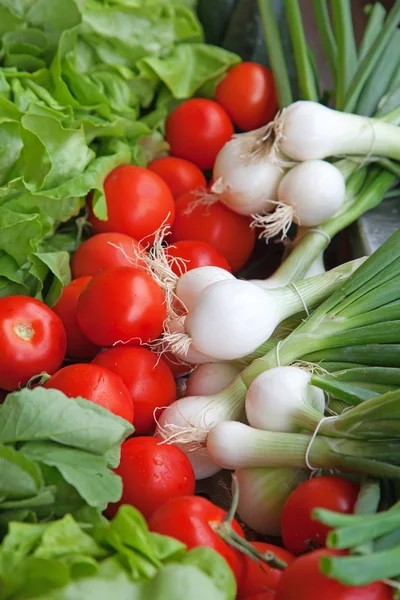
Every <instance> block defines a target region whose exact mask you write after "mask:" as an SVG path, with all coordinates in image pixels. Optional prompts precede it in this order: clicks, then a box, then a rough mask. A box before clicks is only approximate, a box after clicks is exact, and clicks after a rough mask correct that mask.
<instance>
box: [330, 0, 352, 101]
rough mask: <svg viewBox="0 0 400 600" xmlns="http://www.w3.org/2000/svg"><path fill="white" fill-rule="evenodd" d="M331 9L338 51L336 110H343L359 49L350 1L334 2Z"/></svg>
mask: <svg viewBox="0 0 400 600" xmlns="http://www.w3.org/2000/svg"><path fill="white" fill-rule="evenodd" d="M331 7H332V16H333V30H334V33H335V38H336V43H337V50H338V66H337V76H336V101H335V108H336V109H337V110H343V109H344V99H345V95H346V92H347V89H348V86H349V83H350V81H351V79H352V78H353V75H354V72H355V70H356V67H357V62H358V59H357V48H356V42H355V39H354V31H353V20H352V15H351V2H350V0H333V1H332V2H331Z"/></svg>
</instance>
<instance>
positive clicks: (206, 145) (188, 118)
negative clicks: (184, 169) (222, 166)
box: [165, 98, 234, 169]
mask: <svg viewBox="0 0 400 600" xmlns="http://www.w3.org/2000/svg"><path fill="white" fill-rule="evenodd" d="M233 133H234V130H233V125H232V122H231V120H230V118H229V116H228V115H227V113H226V112H225V111H224V109H223V108H221V106H219V104H217V103H216V102H214V101H213V100H205V99H203V98H192V99H191V100H186V101H185V102H182V104H180V105H179V106H177V108H175V110H173V111H172V113H171V114H170V115H169V117H168V118H167V121H166V124H165V139H166V140H167V142H168V144H169V145H170V149H171V150H170V151H171V154H172V156H178V157H180V158H185V159H186V160H189V161H191V162H193V163H194V164H195V165H197V166H198V167H199V168H200V169H212V168H213V165H214V161H215V159H216V157H217V154H218V152H219V151H220V150H221V148H222V146H224V144H226V142H228V141H229V140H230V139H231V137H232V135H233Z"/></svg>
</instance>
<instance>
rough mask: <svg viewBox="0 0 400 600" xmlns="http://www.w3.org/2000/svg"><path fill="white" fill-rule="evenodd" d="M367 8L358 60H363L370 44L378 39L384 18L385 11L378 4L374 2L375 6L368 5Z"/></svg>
mask: <svg viewBox="0 0 400 600" xmlns="http://www.w3.org/2000/svg"><path fill="white" fill-rule="evenodd" d="M368 8H369V17H368V22H367V26H366V28H365V30H364V34H363V37H362V40H361V43H360V47H359V49H358V55H359V58H360V60H361V59H363V58H364V56H365V55H366V54H367V52H368V50H369V49H370V48H371V46H372V44H373V43H374V41H375V40H376V38H377V37H378V35H379V33H380V32H381V30H382V27H383V24H384V22H385V17H386V10H385V8H384V7H383V6H382V4H380V3H379V2H376V3H375V4H370V5H369V6H368Z"/></svg>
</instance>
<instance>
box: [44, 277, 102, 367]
mask: <svg viewBox="0 0 400 600" xmlns="http://www.w3.org/2000/svg"><path fill="white" fill-rule="evenodd" d="M90 280H91V277H79V279H75V280H74V281H71V283H69V284H68V285H66V286H65V288H64V289H63V291H62V293H61V297H60V299H59V300H58V302H57V303H56V304H55V305H54V306H53V310H54V312H55V313H56V315H58V316H59V317H60V319H61V321H62V322H63V325H64V327H65V331H66V332H67V356H69V358H93V356H95V354H97V352H98V351H99V347H98V346H96V345H95V344H93V342H91V341H90V340H88V338H87V337H86V336H85V335H83V333H82V331H81V329H80V327H79V325H78V321H77V320H76V310H77V306H78V299H79V296H80V295H81V293H82V290H83V289H84V288H85V287H86V285H87V284H88V283H89V281H90Z"/></svg>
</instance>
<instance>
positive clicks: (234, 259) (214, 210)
mask: <svg viewBox="0 0 400 600" xmlns="http://www.w3.org/2000/svg"><path fill="white" fill-rule="evenodd" d="M193 201H194V197H193V194H191V193H190V192H189V193H188V194H183V196H181V197H180V198H178V200H177V202H176V217H175V222H174V225H173V227H172V235H171V240H172V241H174V242H175V241H181V240H200V241H203V242H207V243H208V244H210V246H212V247H213V248H215V250H217V252H219V253H220V254H222V256H224V257H225V258H226V260H227V261H228V263H229V264H230V266H231V268H232V271H233V272H236V271H238V270H239V269H240V268H241V267H242V266H243V265H244V264H245V263H246V262H247V260H248V259H249V257H250V254H251V253H252V251H253V248H254V244H255V242H256V232H255V230H254V229H250V223H251V218H249V217H243V216H242V215H238V214H237V213H235V212H233V211H232V210H229V208H226V206H224V205H223V204H222V203H221V202H216V203H215V204H211V205H208V206H206V205H200V206H199V205H198V206H196V207H195V208H194V209H193V210H191V212H190V213H189V214H186V213H187V211H188V209H189V207H190V205H191V204H192V203H193Z"/></svg>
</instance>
